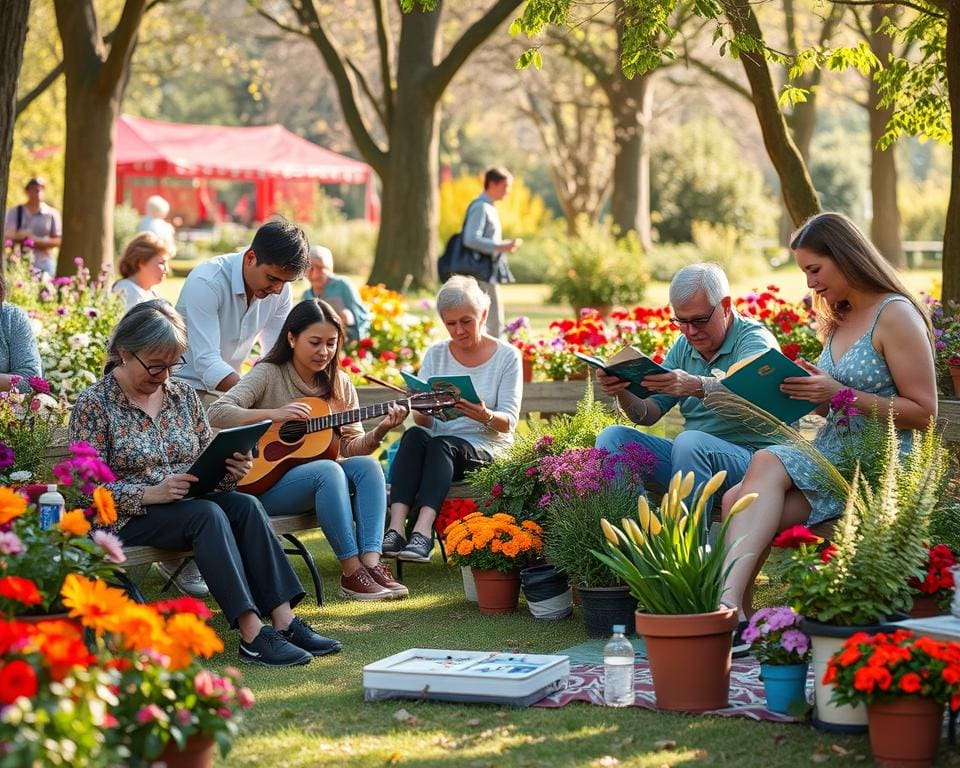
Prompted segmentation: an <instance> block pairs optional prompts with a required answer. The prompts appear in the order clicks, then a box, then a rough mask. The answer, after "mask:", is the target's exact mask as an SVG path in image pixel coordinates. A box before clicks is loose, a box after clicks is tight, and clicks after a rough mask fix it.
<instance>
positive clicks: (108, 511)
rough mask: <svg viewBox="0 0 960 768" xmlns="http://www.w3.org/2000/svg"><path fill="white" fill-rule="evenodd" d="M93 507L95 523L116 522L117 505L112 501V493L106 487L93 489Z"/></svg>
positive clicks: (108, 523) (107, 523) (110, 523)
mask: <svg viewBox="0 0 960 768" xmlns="http://www.w3.org/2000/svg"><path fill="white" fill-rule="evenodd" d="M93 507H94V509H96V510H97V523H98V524H100V525H113V524H114V523H115V522H117V505H116V504H114V502H113V494H112V493H110V491H109V490H108V489H106V488H94V489H93Z"/></svg>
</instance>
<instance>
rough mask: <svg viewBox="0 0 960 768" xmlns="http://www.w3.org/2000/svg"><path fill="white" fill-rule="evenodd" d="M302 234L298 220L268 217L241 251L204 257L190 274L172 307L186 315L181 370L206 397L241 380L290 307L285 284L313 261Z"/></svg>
mask: <svg viewBox="0 0 960 768" xmlns="http://www.w3.org/2000/svg"><path fill="white" fill-rule="evenodd" d="M309 251H310V247H309V245H308V243H307V237H306V235H305V234H304V233H303V230H302V229H300V227H298V226H297V225H296V224H293V223H291V222H289V221H286V220H283V219H274V220H271V221H268V222H267V223H266V224H264V225H263V226H262V227H260V229H258V230H257V233H256V235H254V238H253V243H252V244H251V245H250V247H249V248H248V249H247V250H246V251H243V252H238V253H230V254H227V255H225V256H217V257H216V258H213V259H210V260H209V261H205V262H204V263H203V264H200V265H199V266H198V267H196V268H194V270H193V271H192V272H191V273H190V275H189V276H188V277H187V280H186V282H185V283H184V284H183V288H182V289H181V291H180V298H179V300H178V301H177V311H178V312H180V314H181V315H183V318H184V320H186V322H187V336H188V338H189V340H190V343H189V347H188V348H187V353H186V355H185V356H184V357H185V358H186V361H187V364H186V366H185V367H184V369H183V371H182V372H181V373H180V374H178V375H179V377H180V378H182V379H185V380H186V381H188V382H189V383H190V384H191V386H193V387H194V388H195V389H197V390H200V391H201V392H205V393H210V395H208V396H207V397H206V398H204V399H206V400H211V401H212V398H213V397H216V396H217V394H216V393H219V392H226V391H227V390H228V389H230V388H231V387H232V386H233V385H234V384H236V383H237V382H238V381H239V380H240V367H241V365H242V364H243V361H244V360H246V359H247V356H248V355H249V354H250V350H251V349H252V348H253V344H254V342H255V341H256V340H257V339H258V338H259V339H260V346H261V349H262V350H263V351H264V352H266V351H268V350H269V349H270V348H271V347H272V346H273V344H274V342H275V341H276V340H277V336H278V334H279V333H280V329H281V327H282V326H283V322H284V320H286V318H287V314H289V312H290V310H291V308H292V307H293V293H292V290H291V288H290V286H289V283H291V282H293V281H294V280H299V279H300V278H301V277H303V274H304V273H305V272H306V270H307V267H308V266H309V264H310V258H309Z"/></svg>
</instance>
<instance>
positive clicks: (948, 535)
mask: <svg viewBox="0 0 960 768" xmlns="http://www.w3.org/2000/svg"><path fill="white" fill-rule="evenodd" d="M930 542H931V543H932V544H946V545H947V546H948V547H950V551H951V552H960V499H957V498H945V499H943V501H942V502H941V503H940V504H938V505H937V506H936V507H934V509H933V512H931V514H930Z"/></svg>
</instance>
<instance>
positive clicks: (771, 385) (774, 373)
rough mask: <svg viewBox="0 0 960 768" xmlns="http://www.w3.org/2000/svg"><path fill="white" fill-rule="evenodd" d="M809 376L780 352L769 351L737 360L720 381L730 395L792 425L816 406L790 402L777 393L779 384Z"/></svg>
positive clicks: (809, 403) (807, 403)
mask: <svg viewBox="0 0 960 768" xmlns="http://www.w3.org/2000/svg"><path fill="white" fill-rule="evenodd" d="M809 375H810V374H809V373H807V372H806V371H805V370H803V368H801V367H800V366H799V365H797V364H796V363H795V362H793V361H792V360H791V359H790V358H789V357H787V356H786V355H784V354H783V353H782V352H781V351H780V350H779V349H768V350H767V351H766V352H761V353H759V354H757V355H754V356H752V357H747V358H744V359H743V360H739V361H737V362H736V363H734V364H733V365H731V366H730V368H728V369H727V375H726V376H725V377H724V378H722V379H721V380H720V381H721V383H722V384H723V386H725V387H726V388H727V389H729V390H730V391H731V392H733V394H735V395H739V396H740V397H742V398H743V399H744V400H749V401H750V402H751V403H753V404H754V405H758V406H760V407H761V408H763V410H765V411H766V412H767V413H769V414H771V415H773V416H776V417H777V418H778V419H780V420H781V421H783V422H784V423H786V424H792V423H793V422H795V421H797V420H798V419H799V418H800V417H801V416H806V415H807V414H808V413H810V411H812V410H813V409H814V408H816V407H817V404H816V403H811V402H810V401H809V400H792V399H790V396H789V395H785V394H784V393H783V392H781V391H780V385H781V384H783V380H784V379H787V378H790V377H793V376H809Z"/></svg>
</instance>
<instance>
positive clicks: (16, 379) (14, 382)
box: [10, 373, 23, 389]
mask: <svg viewBox="0 0 960 768" xmlns="http://www.w3.org/2000/svg"><path fill="white" fill-rule="evenodd" d="M21 381H23V376H20V375H19V374H16V373H15V374H13V376H11V377H10V389H16V388H17V387H18V386H19V384H20V382H21Z"/></svg>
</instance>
